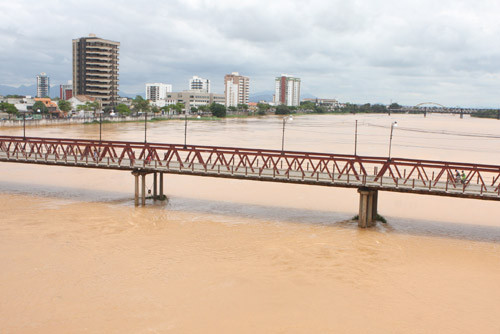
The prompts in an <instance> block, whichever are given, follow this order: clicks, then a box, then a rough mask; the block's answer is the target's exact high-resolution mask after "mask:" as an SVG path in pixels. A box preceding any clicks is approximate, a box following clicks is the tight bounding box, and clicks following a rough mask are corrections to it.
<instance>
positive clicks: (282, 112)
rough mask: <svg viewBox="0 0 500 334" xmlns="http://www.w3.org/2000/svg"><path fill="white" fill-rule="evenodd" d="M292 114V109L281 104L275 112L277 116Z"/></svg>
mask: <svg viewBox="0 0 500 334" xmlns="http://www.w3.org/2000/svg"><path fill="white" fill-rule="evenodd" d="M290 112H291V110H290V107H288V106H286V105H284V104H280V105H279V106H277V107H276V111H275V112H274V113H275V114H276V115H288V114H289V113H290Z"/></svg>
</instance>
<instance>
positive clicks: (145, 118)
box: [144, 111, 148, 143]
mask: <svg viewBox="0 0 500 334" xmlns="http://www.w3.org/2000/svg"><path fill="white" fill-rule="evenodd" d="M147 121H148V112H147V111H144V143H147V142H148V141H147V131H148V126H147Z"/></svg>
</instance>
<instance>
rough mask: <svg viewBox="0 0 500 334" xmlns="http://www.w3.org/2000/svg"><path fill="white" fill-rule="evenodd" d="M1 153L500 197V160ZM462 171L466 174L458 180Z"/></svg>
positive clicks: (3, 143) (71, 150)
mask: <svg viewBox="0 0 500 334" xmlns="http://www.w3.org/2000/svg"><path fill="white" fill-rule="evenodd" d="M0 158H4V160H5V159H7V160H10V161H12V160H14V159H15V160H17V161H20V160H25V161H31V162H33V161H35V162H39V163H53V162H57V163H58V164H66V165H79V166H81V165H85V166H87V167H97V168H116V169H137V168H143V169H155V170H165V171H179V172H185V173H188V172H192V173H193V172H197V173H206V174H218V175H231V176H241V177H243V176H245V177H252V178H261V179H262V178H274V179H279V180H288V179H290V180H302V181H304V182H316V183H322V182H323V183H325V182H330V183H339V184H341V183H342V184H348V185H366V186H373V187H377V188H384V187H398V188H401V189H406V188H407V189H420V190H423V189H428V190H429V191H438V190H439V191H441V190H443V191H446V192H450V191H455V192H466V191H467V192H474V193H479V194H481V195H482V194H485V195H488V194H489V195H495V194H498V196H500V166H496V165H484V164H470V163H458V162H446V161H431V160H415V159H401V158H391V159H388V158H386V157H367V156H355V155H344V154H329V153H316V152H297V151H284V152H282V151H278V150H266V149H249V148H237V147H215V146H201V145H196V146H195V145H187V146H184V145H177V144H160V143H140V142H123V141H93V140H79V139H56V138H32V137H30V138H26V139H24V138H23V137H7V136H0ZM456 171H460V172H461V171H463V172H464V174H465V176H464V178H463V179H462V178H459V179H457V177H456Z"/></svg>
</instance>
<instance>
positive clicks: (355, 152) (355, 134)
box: [354, 120, 358, 155]
mask: <svg viewBox="0 0 500 334" xmlns="http://www.w3.org/2000/svg"><path fill="white" fill-rule="evenodd" d="M357 150H358V120H356V127H355V130H354V155H357Z"/></svg>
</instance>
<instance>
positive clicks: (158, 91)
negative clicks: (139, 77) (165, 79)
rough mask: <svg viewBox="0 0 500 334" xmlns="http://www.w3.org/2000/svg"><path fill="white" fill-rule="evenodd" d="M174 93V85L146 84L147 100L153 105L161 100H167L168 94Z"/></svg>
mask: <svg viewBox="0 0 500 334" xmlns="http://www.w3.org/2000/svg"><path fill="white" fill-rule="evenodd" d="M171 92H172V85H170V84H164V83H147V84H146V100H150V101H151V102H152V103H153V104H155V103H156V102H158V101H160V100H165V99H166V97H167V93H171Z"/></svg>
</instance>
